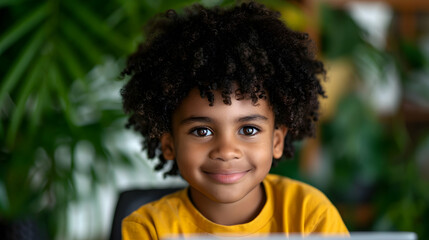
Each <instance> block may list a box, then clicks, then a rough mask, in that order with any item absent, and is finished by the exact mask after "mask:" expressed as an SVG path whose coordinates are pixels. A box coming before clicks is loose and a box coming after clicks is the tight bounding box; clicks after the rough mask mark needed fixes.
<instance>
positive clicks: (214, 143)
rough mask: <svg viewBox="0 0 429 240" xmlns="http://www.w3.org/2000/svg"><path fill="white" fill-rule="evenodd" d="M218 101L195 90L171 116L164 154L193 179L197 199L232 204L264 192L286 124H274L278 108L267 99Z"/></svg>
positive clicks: (163, 140)
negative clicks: (274, 109)
mask: <svg viewBox="0 0 429 240" xmlns="http://www.w3.org/2000/svg"><path fill="white" fill-rule="evenodd" d="M214 95H215V102H214V105H213V106H209V104H208V101H207V99H206V98H201V97H200V94H199V91H198V90H197V89H193V90H192V91H190V93H189V95H188V96H187V97H186V98H185V99H184V100H183V102H182V103H181V104H180V106H179V107H178V109H177V110H176V111H175V112H174V114H173V118H172V129H173V132H172V134H164V135H163V136H162V138H161V145H162V151H163V154H164V157H165V158H166V159H175V160H176V161H177V164H178V167H179V170H180V173H181V176H182V177H183V178H184V179H185V180H186V181H187V182H188V183H189V185H190V187H191V188H190V189H191V196H192V198H193V200H194V201H198V198H205V200H210V201H214V202H218V203H233V202H237V201H240V200H242V199H244V198H246V197H247V196H255V194H251V193H255V192H258V191H259V192H261V191H260V188H261V185H260V183H261V182H262V180H263V179H264V178H265V176H266V175H267V174H268V172H269V170H270V168H271V163H272V159H273V157H274V158H280V157H281V155H282V153H283V141H284V137H285V134H286V132H287V129H286V127H279V128H275V126H274V113H273V111H272V109H271V107H270V106H269V103H268V102H267V101H266V100H263V99H261V100H259V101H258V103H257V104H256V105H255V104H253V103H252V101H251V100H250V99H243V100H236V98H235V95H234V94H232V95H231V103H232V104H231V105H227V104H224V103H223V100H222V97H221V94H220V93H219V92H214Z"/></svg>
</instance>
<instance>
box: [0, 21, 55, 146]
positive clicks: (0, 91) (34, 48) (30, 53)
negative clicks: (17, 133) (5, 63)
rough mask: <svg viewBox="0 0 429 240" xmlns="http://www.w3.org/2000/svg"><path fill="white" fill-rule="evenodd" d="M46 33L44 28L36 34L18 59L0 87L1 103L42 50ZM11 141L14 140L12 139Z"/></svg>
mask: <svg viewBox="0 0 429 240" xmlns="http://www.w3.org/2000/svg"><path fill="white" fill-rule="evenodd" d="M46 32H47V28H46V27H43V28H42V29H40V30H39V31H38V32H37V33H36V34H34V36H33V38H32V39H31V40H30V42H29V43H28V44H27V46H26V47H25V48H24V49H23V50H22V52H21V54H20V55H19V57H18V58H17V59H16V61H15V63H14V64H13V67H12V68H11V70H10V71H9V72H8V74H7V76H6V78H5V79H4V82H3V84H2V85H1V87H0V102H3V101H2V100H3V98H4V97H5V94H7V93H9V92H10V91H11V90H12V89H13V88H14V86H15V85H16V84H17V83H18V82H19V79H20V78H21V77H22V76H23V74H24V73H25V72H26V69H27V68H28V66H29V65H30V63H31V60H32V59H33V57H34V56H35V55H36V53H37V52H38V51H39V50H40V47H41V45H42V43H43V40H44V39H45V36H46ZM9 139H13V138H12V137H11V138H9ZM10 143H11V142H9V144H10Z"/></svg>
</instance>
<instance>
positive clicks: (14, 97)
mask: <svg viewBox="0 0 429 240" xmlns="http://www.w3.org/2000/svg"><path fill="white" fill-rule="evenodd" d="M193 2H201V3H203V4H220V3H222V4H228V3H231V2H232V1H195V0H187V1H186V0H182V1H176V0H174V1H173V0H164V1H150V0H147V1H129V0H116V1H108V2H106V1H75V0H61V1H59V0H39V1H31V0H18V1H1V2H0V56H1V57H0V76H1V77H0V79H1V82H0V110H1V112H0V136H1V138H0V223H1V222H8V221H15V220H17V219H26V218H31V219H34V218H36V219H35V220H36V221H37V222H39V223H40V224H41V226H42V228H48V229H49V235H50V236H55V235H58V234H59V235H63V234H64V232H60V233H59V232H58V231H59V230H61V229H62V230H63V231H64V228H65V224H66V221H67V216H66V215H65V213H66V209H67V207H68V204H69V203H70V202H72V201H78V200H79V199H82V198H85V197H88V196H87V195H88V194H91V192H92V191H93V189H94V187H95V186H96V185H97V184H98V183H100V182H103V181H109V180H111V179H110V178H111V175H112V172H113V169H114V167H115V166H116V165H117V164H125V165H126V164H129V163H130V161H129V156H127V153H126V152H121V151H116V152H114V151H112V149H111V148H109V142H110V141H112V139H111V138H112V136H114V135H115V133H116V132H118V131H121V130H123V129H124V123H125V117H124V114H123V112H122V109H121V100H120V98H119V89H120V86H121V85H122V84H123V83H122V82H120V81H118V80H119V79H118V76H119V74H120V71H121V69H122V67H123V66H124V58H125V56H127V55H128V54H130V53H131V52H132V51H133V50H134V49H135V48H136V46H137V44H138V43H139V42H140V41H141V40H142V34H141V28H142V26H143V23H144V22H145V21H147V20H148V19H149V18H150V17H152V16H154V15H155V14H156V13H159V12H164V11H166V10H167V9H171V8H174V9H180V8H182V7H184V6H187V5H189V4H191V3H193ZM82 181H83V182H82ZM88 184H89V185H90V189H89V190H87V191H84V190H83V189H84V188H85V186H86V185H88Z"/></svg>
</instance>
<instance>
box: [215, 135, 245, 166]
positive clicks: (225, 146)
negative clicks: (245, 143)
mask: <svg viewBox="0 0 429 240" xmlns="http://www.w3.org/2000/svg"><path fill="white" fill-rule="evenodd" d="M209 157H210V158H211V159H214V160H222V161H229V160H234V159H240V158H241V157H242V152H241V150H240V148H239V146H238V144H237V143H236V142H235V140H234V138H233V137H231V136H230V137H223V138H219V139H217V140H216V145H215V147H214V148H213V149H212V151H211V152H210V156H209Z"/></svg>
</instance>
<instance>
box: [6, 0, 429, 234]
mask: <svg viewBox="0 0 429 240" xmlns="http://www.w3.org/2000/svg"><path fill="white" fill-rule="evenodd" d="M259 2H261V3H264V4H266V5H267V6H269V7H271V8H274V9H276V10H278V11H279V12H281V13H282V14H283V18H284V21H285V22H286V23H287V25H288V26H289V27H291V28H292V29H294V30H298V31H306V32H309V34H310V36H311V37H312V38H313V39H314V40H315V43H316V45H317V47H318V50H319V51H318V58H320V59H322V60H323V61H324V62H325V64H326V67H327V69H328V78H327V81H326V82H324V85H325V88H326V91H327V95H328V96H329V97H328V98H327V99H322V114H323V115H322V119H321V121H320V124H319V127H318V134H317V137H316V138H314V139H309V140H306V141H303V142H300V143H297V144H296V147H297V154H296V156H295V158H294V159H291V160H288V161H283V162H282V163H281V164H279V166H277V167H276V168H274V169H273V170H272V172H273V173H277V174H281V175H285V176H289V177H292V178H296V179H299V180H302V181H305V182H307V183H310V184H312V185H314V186H316V187H318V188H319V189H321V190H322V191H323V192H324V193H326V195H327V196H328V197H329V198H330V199H331V200H332V202H333V203H334V205H336V206H337V207H338V209H339V211H340V213H341V215H342V216H343V218H344V221H345V223H346V225H347V227H348V228H349V230H350V231H412V232H416V233H417V234H418V237H419V239H429V229H428V228H427V224H428V222H429V1H426V0H408V1H401V0H379V1H375V0H373V1H370V0H349V1H346V0H319V1H316V0H295V1H287V0H266V1H259ZM192 3H200V4H203V5H206V6H213V5H231V4H233V3H234V1H232V0H199V1H196V0H159V1H155V0H138V1H136V0H114V1H101V0H92V1H82V0H79V1H78V0H37V1H36V0H2V1H0V234H1V236H0V238H3V237H5V236H9V237H14V238H13V239H107V238H108V237H109V234H110V228H111V224H112V218H113V212H114V209H115V204H116V201H117V199H118V196H119V193H120V192H122V191H124V190H127V189H133V188H150V187H154V186H156V187H159V186H169V187H171V186H183V185H184V184H185V183H184V181H183V180H181V179H180V178H167V179H163V178H162V176H161V175H160V174H158V173H155V172H154V171H153V170H152V169H153V166H154V165H155V164H156V163H155V162H154V161H146V154H145V153H144V152H142V151H141V146H140V142H141V138H140V137H139V136H138V135H136V134H135V133H134V132H132V131H131V130H127V129H125V127H124V125H125V122H126V116H125V115H124V113H123V111H122V109H121V98H120V95H119V90H120V88H121V86H122V85H123V84H124V83H125V81H126V80H124V79H121V78H119V74H120V72H121V70H122V69H123V67H124V64H125V61H126V56H127V55H129V54H130V53H132V52H133V51H134V50H135V49H136V47H137V44H138V43H139V42H141V41H142V40H144V36H142V33H141V29H142V26H143V24H144V23H145V22H146V21H147V20H148V19H149V18H150V17H152V16H153V15H155V14H156V13H159V12H164V11H166V10H167V9H171V8H173V9H177V10H179V11H180V9H182V8H183V7H184V6H187V5H189V4H192ZM6 233H7V235H6Z"/></svg>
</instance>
